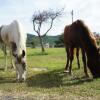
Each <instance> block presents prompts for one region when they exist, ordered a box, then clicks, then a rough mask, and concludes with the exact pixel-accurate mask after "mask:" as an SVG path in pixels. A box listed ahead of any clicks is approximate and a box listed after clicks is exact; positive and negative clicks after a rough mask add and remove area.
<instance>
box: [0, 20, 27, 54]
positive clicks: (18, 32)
mask: <svg viewBox="0 0 100 100" xmlns="http://www.w3.org/2000/svg"><path fill="white" fill-rule="evenodd" d="M1 38H2V40H3V42H4V43H5V44H6V45H10V43H11V42H15V43H16V45H17V47H19V46H20V48H24V49H26V48H25V47H26V46H25V44H26V33H25V31H24V29H23V26H22V24H21V23H19V22H18V21H17V20H14V21H13V22H12V23H11V24H9V25H3V28H2V30H1ZM18 52H19V53H20V50H18Z"/></svg>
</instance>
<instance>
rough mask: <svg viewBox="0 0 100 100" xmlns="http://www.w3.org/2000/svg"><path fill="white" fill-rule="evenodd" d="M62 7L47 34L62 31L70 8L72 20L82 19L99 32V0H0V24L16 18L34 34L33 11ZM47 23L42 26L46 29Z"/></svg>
mask: <svg viewBox="0 0 100 100" xmlns="http://www.w3.org/2000/svg"><path fill="white" fill-rule="evenodd" d="M62 8H64V13H63V15H62V17H60V18H59V19H56V20H55V21H54V24H53V27H52V29H51V30H50V31H49V33H48V34H47V35H59V34H61V33H63V30H64V27H65V25H68V24H71V22H72V20H71V11H72V10H73V11H74V16H73V17H74V21H75V20H77V19H82V20H84V21H85V23H86V24H87V25H88V26H89V28H90V29H91V31H93V32H97V33H100V12H99V10H100V0H0V26H1V25H4V24H10V23H11V22H12V21H13V20H18V21H20V22H21V23H22V24H23V26H24V29H25V30H26V32H27V33H31V34H34V35H36V33H35V32H34V30H33V25H32V15H33V14H34V12H36V11H39V10H40V11H43V10H49V9H53V10H54V11H57V10H59V9H62ZM48 25H49V24H47V26H44V29H47V28H48ZM44 31H45V30H43V32H44ZM43 32H42V33H43Z"/></svg>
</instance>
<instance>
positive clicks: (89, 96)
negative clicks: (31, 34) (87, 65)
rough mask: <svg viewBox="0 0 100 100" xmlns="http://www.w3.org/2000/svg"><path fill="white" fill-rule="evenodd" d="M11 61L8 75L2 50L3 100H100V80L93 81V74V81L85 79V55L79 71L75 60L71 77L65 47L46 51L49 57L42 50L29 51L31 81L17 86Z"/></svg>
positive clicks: (0, 80) (0, 86) (0, 95)
mask: <svg viewBox="0 0 100 100" xmlns="http://www.w3.org/2000/svg"><path fill="white" fill-rule="evenodd" d="M8 56H9V55H8ZM8 62H9V63H8V65H9V66H8V70H7V71H6V72H5V71H4V66H5V65H4V64H5V62H4V55H3V52H2V51H0V98H1V99H2V98H3V99H4V100H5V99H6V98H10V99H9V100H13V99H15V100H17V99H18V100H100V79H92V76H91V75H90V78H85V77H84V76H85V74H84V72H83V64H82V61H81V55H80V63H81V69H80V70H78V68H77V61H76V57H75V58H74V62H73V69H72V70H73V71H72V72H73V74H72V76H69V75H67V74H65V73H63V70H64V67H65V64H66V53H65V49H64V48H51V49H46V53H45V54H42V53H41V50H40V49H39V48H38V49H31V48H27V63H28V68H27V80H26V82H23V83H16V81H15V70H14V69H11V64H10V62H11V61H10V58H9V57H8ZM88 72H89V71H88ZM89 74H90V73H89ZM1 99H0V100H1ZM6 100H7V99H6Z"/></svg>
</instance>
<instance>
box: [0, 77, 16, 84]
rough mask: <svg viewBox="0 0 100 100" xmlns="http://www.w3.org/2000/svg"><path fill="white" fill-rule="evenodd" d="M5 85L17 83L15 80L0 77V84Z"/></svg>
mask: <svg viewBox="0 0 100 100" xmlns="http://www.w3.org/2000/svg"><path fill="white" fill-rule="evenodd" d="M3 83H16V79H15V78H8V77H0V84H3Z"/></svg>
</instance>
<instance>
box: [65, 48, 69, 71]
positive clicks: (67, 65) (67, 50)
mask: <svg viewBox="0 0 100 100" xmlns="http://www.w3.org/2000/svg"><path fill="white" fill-rule="evenodd" d="M66 53H67V63H66V66H65V71H64V72H68V71H67V69H68V67H69V56H70V54H69V48H66Z"/></svg>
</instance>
